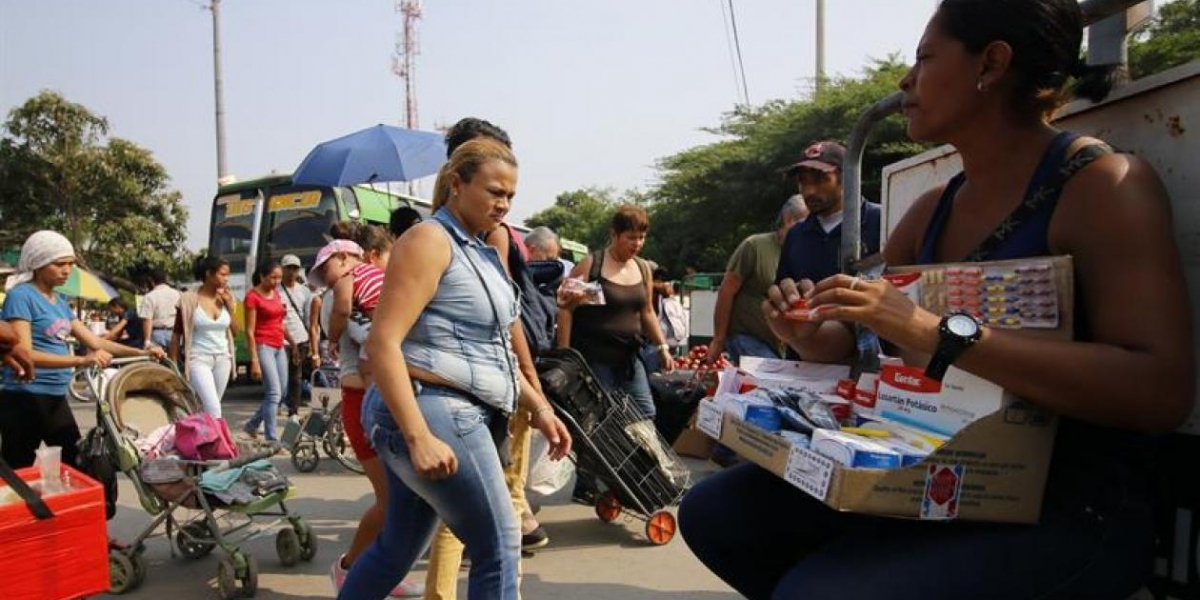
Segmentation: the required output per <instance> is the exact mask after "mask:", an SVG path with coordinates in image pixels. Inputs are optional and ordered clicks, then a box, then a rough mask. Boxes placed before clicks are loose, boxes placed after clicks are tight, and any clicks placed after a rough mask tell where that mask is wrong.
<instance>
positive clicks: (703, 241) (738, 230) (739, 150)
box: [644, 57, 925, 273]
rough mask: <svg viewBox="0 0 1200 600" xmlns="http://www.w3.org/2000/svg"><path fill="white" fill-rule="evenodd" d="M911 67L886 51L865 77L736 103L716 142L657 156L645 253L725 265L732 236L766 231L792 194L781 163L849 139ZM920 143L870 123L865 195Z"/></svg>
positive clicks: (673, 263)
mask: <svg viewBox="0 0 1200 600" xmlns="http://www.w3.org/2000/svg"><path fill="white" fill-rule="evenodd" d="M907 69H908V67H907V66H906V65H904V64H902V63H901V62H900V61H899V59H898V58H897V57H890V58H888V59H886V60H881V61H876V62H875V63H874V64H873V65H871V66H870V67H869V68H868V69H867V70H866V71H865V72H864V73H863V75H862V76H861V77H857V78H840V79H834V80H831V81H830V82H829V83H828V84H827V85H826V87H825V88H824V90H822V92H821V93H820V94H819V95H817V96H815V97H813V98H805V99H801V100H795V101H785V100H775V101H772V102H768V103H766V104H764V105H762V106H760V107H753V108H748V107H739V108H738V109H737V110H735V111H734V112H732V113H730V114H728V115H726V116H725V118H724V121H723V123H722V124H721V126H720V127H718V128H716V129H714V130H712V131H713V133H714V134H716V135H719V136H721V138H722V139H720V140H718V141H715V142H713V143H711V144H708V145H704V146H698V147H695V148H691V149H688V150H684V151H683V152H680V153H678V154H674V155H672V156H668V157H666V158H663V159H661V160H660V161H659V164H658V166H659V170H660V171H661V173H662V181H661V183H660V184H659V185H658V187H657V188H655V189H653V190H651V191H650V193H649V196H650V212H651V234H650V238H649V240H648V241H647V247H646V251H645V252H644V254H645V255H646V256H648V257H651V258H654V259H655V260H657V261H659V262H660V263H661V264H664V265H666V266H668V267H669V268H670V270H671V271H672V272H673V273H680V272H682V271H683V268H684V267H685V266H694V267H696V268H697V269H699V270H700V271H722V270H724V268H725V261H726V260H727V258H728V256H729V255H730V253H732V252H733V249H734V247H736V245H737V244H738V242H740V241H741V240H742V239H743V238H745V237H746V236H747V235H749V234H752V233H757V232H761V231H766V230H769V229H770V228H771V226H772V222H773V220H774V218H775V216H776V215H777V213H778V212H779V208H780V207H781V206H782V205H783V203H784V201H786V200H787V199H788V198H789V197H790V196H791V195H793V194H794V193H795V188H794V187H792V184H789V183H788V182H787V181H786V180H785V178H784V177H783V170H784V169H786V167H788V166H789V165H792V164H794V163H796V162H797V161H798V160H799V158H800V157H801V155H802V154H803V151H804V148H806V147H807V146H808V145H809V144H811V143H813V142H816V141H820V140H839V141H842V142H845V140H846V138H847V137H848V136H849V133H850V130H851V129H852V128H853V126H854V123H855V122H856V121H857V119H858V118H859V115H861V114H862V113H863V111H864V110H866V109H867V108H868V107H869V106H871V105H872V104H874V103H875V102H877V101H878V100H880V99H881V98H883V97H885V96H887V95H888V94H890V93H892V92H894V91H896V90H897V86H898V84H899V81H900V79H901V77H903V76H904V73H905V72H906V71H907ZM924 148H925V147H924V146H922V145H919V144H915V143H913V142H911V141H909V139H908V137H907V135H906V134H905V128H904V122H903V121H902V120H901V119H900V118H899V117H892V118H889V119H887V120H885V121H883V122H882V123H880V124H878V125H876V127H875V129H874V132H873V134H872V136H871V139H870V140H869V141H868V145H867V152H866V156H865V158H864V163H863V175H864V181H863V193H864V195H865V197H867V198H871V199H875V200H878V198H879V187H880V182H879V172H880V169H881V168H882V167H883V166H884V165H886V164H889V163H892V162H895V161H897V160H900V159H902V158H906V157H908V156H911V155H913V154H915V153H917V152H920V151H921V150H923V149H924Z"/></svg>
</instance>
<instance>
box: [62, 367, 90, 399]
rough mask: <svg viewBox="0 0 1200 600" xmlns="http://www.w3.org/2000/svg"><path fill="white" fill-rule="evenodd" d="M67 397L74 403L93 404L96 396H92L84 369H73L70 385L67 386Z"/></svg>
mask: <svg viewBox="0 0 1200 600" xmlns="http://www.w3.org/2000/svg"><path fill="white" fill-rule="evenodd" d="M67 395H69V396H70V397H71V399H72V400H74V401H76V402H89V403H90V402H95V401H96V396H95V395H94V394H92V387H91V385H90V384H89V383H88V380H87V370H86V369H75V372H74V373H72V374H71V383H70V384H69V385H68V386H67Z"/></svg>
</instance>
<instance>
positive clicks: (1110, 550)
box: [679, 464, 1154, 600]
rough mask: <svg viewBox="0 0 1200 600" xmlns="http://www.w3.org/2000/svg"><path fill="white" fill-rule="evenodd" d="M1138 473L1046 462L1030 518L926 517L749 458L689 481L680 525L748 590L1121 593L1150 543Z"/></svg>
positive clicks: (946, 596) (779, 597)
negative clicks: (835, 493) (901, 513)
mask: <svg viewBox="0 0 1200 600" xmlns="http://www.w3.org/2000/svg"><path fill="white" fill-rule="evenodd" d="M1089 470H1090V471H1091V474H1090V475H1088V476H1084V477H1078V476H1076V474H1075V473H1072V471H1089ZM1095 475H1099V476H1100V477H1099V478H1097V477H1094V476H1095ZM1138 480H1139V476H1138V475H1137V474H1136V473H1134V472H1131V471H1129V470H1127V469H1125V468H1124V467H1118V466H1111V465H1106V466H1104V467H1101V468H1099V469H1096V468H1092V467H1084V468H1083V469H1062V470H1061V472H1060V473H1054V472H1053V471H1052V472H1051V475H1050V480H1049V483H1048V484H1047V486H1048V489H1047V493H1046V500H1045V502H1044V503H1043V507H1042V518H1041V522H1039V523H1038V524H1036V525H1011V524H998V523H971V522H950V523H929V522H923V521H917V520H908V519H887V518H882V517H870V516H865V515H856V514H852V513H840V512H837V511H834V510H832V509H830V508H829V507H827V506H825V505H824V504H822V503H820V502H818V501H817V500H815V499H814V498H812V497H810V496H808V495H807V494H805V493H804V492H802V491H800V490H799V489H797V488H795V487H793V486H792V485H791V484H789V483H786V482H785V481H783V480H782V479H780V478H779V477H776V476H775V475H772V474H771V473H769V472H767V471H765V470H763V469H761V468H759V467H758V466H757V465H752V464H744V465H739V466H736V467H733V468H731V469H728V470H726V471H723V472H720V473H717V474H715V475H712V476H710V477H709V478H707V479H705V480H703V481H701V482H700V483H699V484H697V485H696V486H695V487H693V488H692V489H691V491H689V492H688V494H687V495H686V496H685V497H684V499H683V502H682V504H681V505H680V508H679V526H680V531H681V532H682V533H683V539H684V540H685V541H686V542H687V545H688V547H689V548H691V550H692V552H693V553H695V555H696V557H697V558H699V559H700V561H701V562H703V563H704V564H705V566H707V567H708V568H709V569H710V570H711V571H712V572H713V573H715V574H716V575H717V576H718V577H720V578H721V579H723V580H725V582H726V583H728V584H729V585H731V586H733V587H734V589H736V590H737V591H738V592H740V593H741V594H743V595H744V596H746V597H747V598H749V599H750V600H768V599H770V600H807V599H810V598H839V599H845V600H951V599H960V598H971V599H972V600H993V599H994V600H1033V599H1034V598H1037V599H1040V600H1051V599H1053V600H1068V599H1075V598H1088V599H1089V600H1125V599H1126V598H1128V597H1129V596H1130V595H1131V594H1133V593H1134V592H1135V591H1136V590H1137V589H1138V588H1139V587H1140V585H1141V583H1142V582H1143V581H1144V580H1145V579H1146V578H1147V577H1148V576H1149V575H1150V567H1151V556H1152V554H1153V546H1154V534H1153V526H1152V514H1153V513H1152V510H1151V509H1150V503H1149V501H1148V499H1147V494H1146V493H1145V491H1144V487H1139V486H1144V485H1145V482H1144V481H1140V482H1139V481H1138ZM1139 490H1141V491H1139Z"/></svg>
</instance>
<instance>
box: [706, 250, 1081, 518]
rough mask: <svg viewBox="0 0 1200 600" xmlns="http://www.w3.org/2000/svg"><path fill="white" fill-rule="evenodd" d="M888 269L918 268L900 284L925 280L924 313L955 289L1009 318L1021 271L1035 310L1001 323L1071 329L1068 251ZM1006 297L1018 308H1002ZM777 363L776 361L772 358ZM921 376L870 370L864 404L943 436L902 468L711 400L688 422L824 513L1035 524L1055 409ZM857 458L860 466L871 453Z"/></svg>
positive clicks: (1037, 329) (961, 380) (943, 304)
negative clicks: (785, 433) (836, 451)
mask: <svg viewBox="0 0 1200 600" xmlns="http://www.w3.org/2000/svg"><path fill="white" fill-rule="evenodd" d="M896 272H903V273H908V274H913V273H919V274H920V276H919V277H913V276H912V275H910V276H909V277H908V280H909V281H910V283H911V282H919V283H922V284H925V285H922V287H921V289H919V290H915V291H914V290H909V291H908V293H911V294H912V295H913V296H912V297H916V298H920V299H921V302H920V304H921V305H922V306H923V307H925V308H927V309H931V310H935V311H936V312H941V311H943V310H946V309H947V306H948V302H947V300H948V297H947V295H946V294H947V292H949V291H950V290H955V289H957V290H959V291H960V295H959V296H957V297H959V298H975V297H982V298H983V300H982V301H981V302H980V306H978V307H977V308H979V309H980V313H981V314H984V315H987V314H996V315H1001V314H1004V315H1010V314H1011V315H1018V317H1012V318H1013V319H1019V315H1020V312H1019V311H1020V310H1023V309H1025V308H1026V307H1027V306H1032V304H1031V303H1030V302H1029V298H1027V297H1025V296H1023V295H1022V294H1023V292H1022V289H1021V286H1022V285H1024V280H1022V279H1020V277H1027V278H1029V279H1030V280H1031V281H1033V282H1035V283H1033V284H1031V285H1030V286H1029V289H1030V290H1036V291H1037V293H1038V295H1036V296H1030V297H1032V298H1034V299H1035V300H1037V301H1038V302H1039V304H1038V306H1039V307H1040V308H1038V309H1037V310H1034V309H1032V308H1031V309H1030V310H1029V312H1027V314H1028V315H1030V316H1029V317H1028V318H1027V319H1026V323H1027V324H1028V325H1029V327H1021V326H1020V323H1019V322H1018V323H1016V325H1014V326H1010V327H1009V328H1011V329H1018V330H1020V331H1022V333H1032V334H1033V335H1039V336H1046V337H1050V338H1057V339H1069V338H1070V337H1071V331H1072V330H1071V328H1072V323H1073V319H1072V316H1073V315H1072V314H1071V313H1072V308H1073V306H1074V301H1073V293H1072V292H1073V289H1072V271H1071V260H1070V258H1069V257H1056V258H1043V259H1034V260H1022V261H1003V262H994V263H982V264H974V265H937V266H931V267H929V268H926V269H922V268H916V267H909V268H903V269H897V270H896ZM948 272H949V273H951V274H953V275H950V276H948V275H947V273H948ZM962 273H965V274H966V276H965V277H964V276H963V275H960V274H962ZM964 281H966V282H967V283H968V284H970V285H975V286H978V288H979V289H980V294H981V295H980V296H966V295H965V294H962V293H961V291H962V290H963V289H964V286H963V282H964ZM1014 282H1016V283H1014ZM1002 287H1004V288H1006V289H1009V290H1012V291H1011V296H1012V297H1011V298H1010V297H1004V296H1003V295H1002V294H1003V290H1002V289H1001V288H1002ZM989 289H990V290H993V292H992V293H993V296H992V297H990V298H989V297H988V296H986V294H987V293H988V290H989ZM1047 289H1050V290H1052V291H1053V293H1054V298H1053V302H1052V304H1053V306H1052V308H1053V313H1051V311H1049V310H1042V309H1045V308H1046V307H1047V306H1050V305H1051V301H1050V300H1048V299H1047V297H1046V290H1047ZM1009 303H1012V304H1013V305H1014V306H1016V307H1018V308H1017V309H1016V310H1008V309H1006V308H1005V306H1007V305H1008V304H1009ZM958 306H959V304H956V308H957V307H958ZM989 311H990V313H989ZM1039 311H1040V312H1039ZM984 318H986V316H985V317H984ZM1003 325H1004V323H1003V321H1001V322H1000V326H1003ZM794 368H799V367H794ZM776 370H777V371H780V370H783V369H781V368H779V367H778V366H776ZM920 374H921V370H920V369H910V368H908V367H894V366H889V367H885V368H884V369H883V371H882V372H881V373H880V374H879V382H878V389H877V400H876V402H875V405H874V407H873V414H874V415H875V416H879V417H883V418H888V419H893V420H895V421H898V422H900V423H902V424H904V425H907V426H916V427H920V428H922V429H924V430H926V431H931V432H934V433H939V434H942V435H945V436H952V437H950V439H949V441H947V442H946V443H945V444H944V445H942V446H941V447H940V448H938V449H936V450H935V451H934V452H933V453H932V454H930V455H929V456H928V457H926V458H925V459H924V460H921V461H920V462H917V463H916V464H911V465H910V466H907V467H902V468H898V469H888V470H885V469H869V468H851V467H847V466H845V464H842V463H846V462H847V461H846V460H845V457H842V459H841V460H840V462H839V460H834V459H833V458H830V456H829V455H830V454H832V452H831V451H827V452H825V454H822V453H821V452H818V451H817V450H819V449H820V448H805V447H801V445H798V444H793V443H792V442H791V441H789V440H788V439H785V438H784V437H781V436H778V435H774V434H772V433H769V432H767V431H765V430H763V429H761V428H758V427H755V426H754V425H752V424H749V423H747V422H745V421H744V420H742V419H739V418H738V416H737V415H736V414H731V413H730V412H728V411H726V410H724V409H723V407H722V406H720V405H718V404H717V403H715V402H713V401H711V400H706V401H704V402H701V404H700V408H699V412H698V416H697V427H698V428H699V429H700V430H701V431H704V432H705V433H707V434H708V435H710V436H711V437H713V438H715V439H717V440H719V441H720V442H721V443H722V444H724V445H726V446H728V447H729V448H730V449H732V450H733V451H734V452H736V453H738V454H739V455H741V456H742V457H743V458H746V459H748V460H750V461H752V462H754V463H757V464H758V465H760V466H762V467H763V468H765V469H767V470H769V471H771V472H772V473H775V474H776V475H779V476H780V477H783V478H784V479H786V480H787V481H789V482H791V483H792V484H793V485H795V486H796V487H798V488H800V489H802V490H804V491H805V492H807V493H808V494H810V495H812V496H813V497H815V498H817V499H819V500H821V501H822V502H824V503H825V504H826V505H828V506H829V507H830V508H833V509H835V510H841V511H849V512H857V513H864V514H875V515H883V516H893V517H906V518H922V519H965V520H975V521H997V522H1012V523H1033V522H1036V521H1037V520H1038V518H1039V516H1040V513H1041V505H1042V496H1043V492H1044V490H1045V485H1046V476H1047V473H1048V471H1049V466H1050V458H1051V454H1052V452H1053V447H1054V437H1055V432H1056V429H1057V419H1056V417H1055V416H1054V415H1052V414H1050V413H1047V412H1046V411H1043V410H1041V409H1039V408H1037V407H1035V406H1033V405H1031V404H1029V403H1028V402H1025V401H1023V400H1021V399H1019V398H1017V397H1015V396H1013V395H1012V394H1010V393H1007V392H1005V390H1003V389H1002V388H1000V387H999V386H997V385H995V384H992V383H990V382H988V381H985V380H983V379H981V378H979V377H975V376H973V375H971V374H969V373H966V372H964V371H961V370H958V369H955V368H953V367H951V368H950V370H949V371H948V372H947V373H946V376H945V378H944V379H943V385H940V386H939V385H936V383H934V384H933V385H929V383H930V382H928V381H927V380H923V378H922V377H921V375H920ZM723 383H724V382H723ZM828 437H834V438H836V437H837V436H828ZM814 441H815V440H814ZM814 445H815V444H814ZM863 446H866V445H863ZM880 456H883V454H881V455H880ZM868 458H870V457H868ZM911 462H912V461H911V460H910V461H902V463H901V464H910V463H911ZM860 463H864V464H869V463H870V460H867V459H862V460H860ZM851 464H853V463H851ZM878 464H885V463H878Z"/></svg>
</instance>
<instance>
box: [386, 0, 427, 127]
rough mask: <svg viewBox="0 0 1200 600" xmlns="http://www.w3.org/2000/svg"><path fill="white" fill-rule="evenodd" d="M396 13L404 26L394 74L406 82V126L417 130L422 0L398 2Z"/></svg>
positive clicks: (395, 56) (397, 38) (393, 68)
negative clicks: (418, 63)
mask: <svg viewBox="0 0 1200 600" xmlns="http://www.w3.org/2000/svg"><path fill="white" fill-rule="evenodd" d="M396 12H397V13H398V14H400V16H401V19H402V21H403V25H402V27H401V29H400V34H399V35H398V36H397V37H396V50H395V52H394V53H393V54H392V72H393V73H395V74H396V76H397V77H399V78H400V79H403V80H404V126H405V127H407V128H408V129H417V127H418V120H417V55H419V54H420V53H421V44H420V40H418V39H417V21H419V20H420V19H421V16H422V15H423V14H424V10H423V9H422V7H421V0H396Z"/></svg>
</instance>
